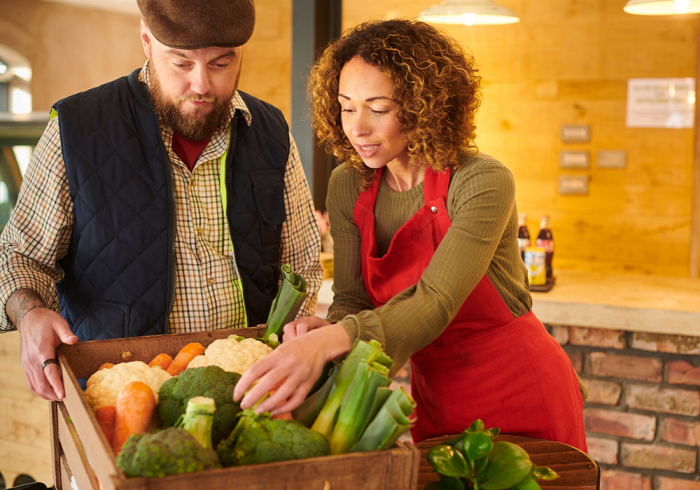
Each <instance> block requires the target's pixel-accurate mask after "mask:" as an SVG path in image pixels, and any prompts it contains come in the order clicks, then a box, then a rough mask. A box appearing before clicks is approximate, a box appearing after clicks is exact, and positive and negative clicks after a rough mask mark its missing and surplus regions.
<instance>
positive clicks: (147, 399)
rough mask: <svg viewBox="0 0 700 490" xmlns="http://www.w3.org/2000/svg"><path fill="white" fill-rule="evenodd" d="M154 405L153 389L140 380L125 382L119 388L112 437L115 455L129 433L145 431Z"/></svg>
mask: <svg viewBox="0 0 700 490" xmlns="http://www.w3.org/2000/svg"><path fill="white" fill-rule="evenodd" d="M155 406H156V397H155V395H154V394H153V390H151V388H149V387H148V385H147V384H145V383H142V382H141V381H132V382H130V383H127V384H125V385H124V387H123V388H122V389H121V390H119V394H118V395H117V410H116V411H117V416H116V421H115V423H114V436H113V438H112V448H113V449H114V454H115V455H116V454H119V453H120V452H121V450H122V446H123V445H124V442H126V440H127V439H128V438H129V436H130V435H132V434H143V433H144V432H146V430H147V429H148V426H149V424H150V422H151V415H153V409H154V408H155Z"/></svg>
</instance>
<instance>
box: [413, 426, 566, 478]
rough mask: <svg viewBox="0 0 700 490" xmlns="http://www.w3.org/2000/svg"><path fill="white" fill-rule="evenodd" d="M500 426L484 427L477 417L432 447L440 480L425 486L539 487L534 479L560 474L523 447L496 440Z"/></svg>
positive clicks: (431, 455)
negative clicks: (537, 462) (535, 461)
mask: <svg viewBox="0 0 700 490" xmlns="http://www.w3.org/2000/svg"><path fill="white" fill-rule="evenodd" d="M499 432H500V431H499V429H498V428H491V429H488V430H485V428H484V423H483V422H482V421H481V420H475V421H474V422H473V423H472V424H471V425H470V426H469V428H468V429H467V430H465V431H464V432H463V433H462V434H460V435H459V436H458V437H456V438H454V439H452V440H449V441H447V442H446V443H445V444H440V445H438V446H435V447H433V448H431V449H430V450H429V451H428V455H427V458H428V462H429V463H430V464H431V465H432V467H433V468H434V469H435V471H436V472H437V473H438V474H439V475H440V481H439V482H432V483H430V484H429V485H427V486H426V487H425V488H426V490H464V489H465V488H473V489H474V490H479V489H482V490H504V489H511V488H512V489H516V490H539V489H540V486H539V484H538V483H537V482H536V481H535V480H536V479H541V480H553V479H555V478H558V476H559V475H557V474H556V473H555V472H554V471H552V470H551V469H550V468H547V467H538V466H535V465H534V464H532V461H530V456H529V455H528V454H527V451H525V450H524V449H523V448H521V447H520V446H518V445H516V444H512V443H510V442H505V441H496V442H494V441H493V439H495V438H496V436H498V434H499Z"/></svg>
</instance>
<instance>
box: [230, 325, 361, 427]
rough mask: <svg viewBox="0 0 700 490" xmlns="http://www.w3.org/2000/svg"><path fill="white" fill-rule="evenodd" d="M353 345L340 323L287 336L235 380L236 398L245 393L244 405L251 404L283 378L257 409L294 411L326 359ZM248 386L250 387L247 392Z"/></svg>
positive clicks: (341, 353) (343, 351)
mask: <svg viewBox="0 0 700 490" xmlns="http://www.w3.org/2000/svg"><path fill="white" fill-rule="evenodd" d="M352 345H353V340H352V339H351V338H350V336H349V335H348V333H347V331H346V330H345V327H343V326H342V325H341V324H333V325H329V326H326V327H323V328H316V329H315V330H312V331H311V332H309V333H307V334H305V335H301V336H299V337H296V338H294V339H292V340H288V339H286V340H285V342H284V343H282V345H280V346H279V347H277V348H276V349H275V350H274V351H273V352H272V353H271V354H270V355H269V356H267V357H265V358H264V359H261V360H259V361H258V362H256V363H255V364H253V365H252V366H251V367H250V369H248V370H247V371H246V372H245V374H244V375H243V376H242V377H241V379H240V380H239V381H238V383H236V388H235V389H234V391H233V400H234V401H238V400H240V399H241V398H243V396H244V395H245V398H243V401H242V402H241V408H243V409H245V408H250V407H252V406H253V405H255V403H256V402H257V401H258V400H259V399H260V398H262V396H263V395H265V394H266V393H268V392H269V391H270V390H272V389H273V388H274V387H275V386H277V385H278V383H279V382H280V381H283V383H282V384H281V386H279V388H277V391H275V393H274V394H273V395H271V396H270V397H269V398H267V399H266V400H265V401H263V402H262V403H261V404H260V405H258V406H257V407H256V409H255V411H256V412H257V413H263V412H266V411H268V410H274V411H273V412H272V413H273V414H275V413H286V412H291V411H292V410H294V409H295V408H296V407H298V406H299V405H301V402H303V401H304V399H305V398H306V395H307V394H308V393H309V390H310V389H311V387H312V386H313V385H314V383H315V382H316V380H317V379H318V378H319V376H321V372H322V371H323V366H324V365H325V364H326V362H327V361H330V360H331V359H335V358H336V357H338V356H340V355H343V354H345V353H346V352H348V351H350V349H351V348H352ZM256 381H257V384H256V383H255V382H256ZM253 385H254V386H253ZM251 387H252V388H251ZM248 389H250V391H249V392H248V393H247V394H246V392H247V391H248Z"/></svg>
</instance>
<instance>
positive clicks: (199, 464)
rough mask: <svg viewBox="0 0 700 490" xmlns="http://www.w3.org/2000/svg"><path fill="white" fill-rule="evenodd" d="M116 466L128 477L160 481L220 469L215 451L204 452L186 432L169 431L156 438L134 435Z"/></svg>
mask: <svg viewBox="0 0 700 490" xmlns="http://www.w3.org/2000/svg"><path fill="white" fill-rule="evenodd" d="M117 466H119V467H120V468H121V469H122V471H124V474H126V476H128V477H134V476H153V477H161V476H168V475H177V474H179V473H193V472H195V471H201V470H208V469H211V468H221V465H220V464H219V458H218V457H217V456H216V452H214V450H213V449H207V448H204V447H203V446H202V445H201V444H200V443H199V442H197V439H195V438H194V436H193V435H192V434H190V433H189V432H187V431H186V430H184V429H176V428H173V427H171V428H168V429H165V430H162V431H160V432H156V433H155V434H134V435H131V436H129V438H128V439H127V440H126V442H125V443H124V446H123V447H122V451H121V453H119V456H117Z"/></svg>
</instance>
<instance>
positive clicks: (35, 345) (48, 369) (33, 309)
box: [5, 289, 78, 401]
mask: <svg viewBox="0 0 700 490" xmlns="http://www.w3.org/2000/svg"><path fill="white" fill-rule="evenodd" d="M5 311H6V312H7V316H8V317H9V318H10V320H11V321H12V323H13V324H14V325H15V326H16V327H17V330H19V334H20V339H21V340H20V346H21V353H22V368H23V369H24V376H25V378H26V380H27V386H28V387H29V389H30V390H31V392H32V393H34V394H35V395H37V396H39V397H41V398H43V399H45V400H50V401H59V400H62V399H63V397H64V395H65V393H64V390H63V382H62V381H61V372H60V370H59V369H58V364H47V365H46V366H43V364H44V361H46V360H47V359H55V358H56V347H58V346H59V345H60V344H61V343H65V344H75V343H76V342H77V341H78V337H76V336H75V335H74V334H73V332H71V330H70V327H69V326H68V324H67V323H66V321H65V320H64V319H63V318H62V317H61V315H59V314H58V313H56V312H55V311H53V310H51V309H49V308H47V307H46V306H44V304H43V303H42V301H41V298H40V297H39V295H38V294H37V293H36V292H34V291H32V290H31V289H20V290H18V291H15V293H14V294H13V295H12V296H10V299H9V300H8V301H7V305H6V307H5Z"/></svg>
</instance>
